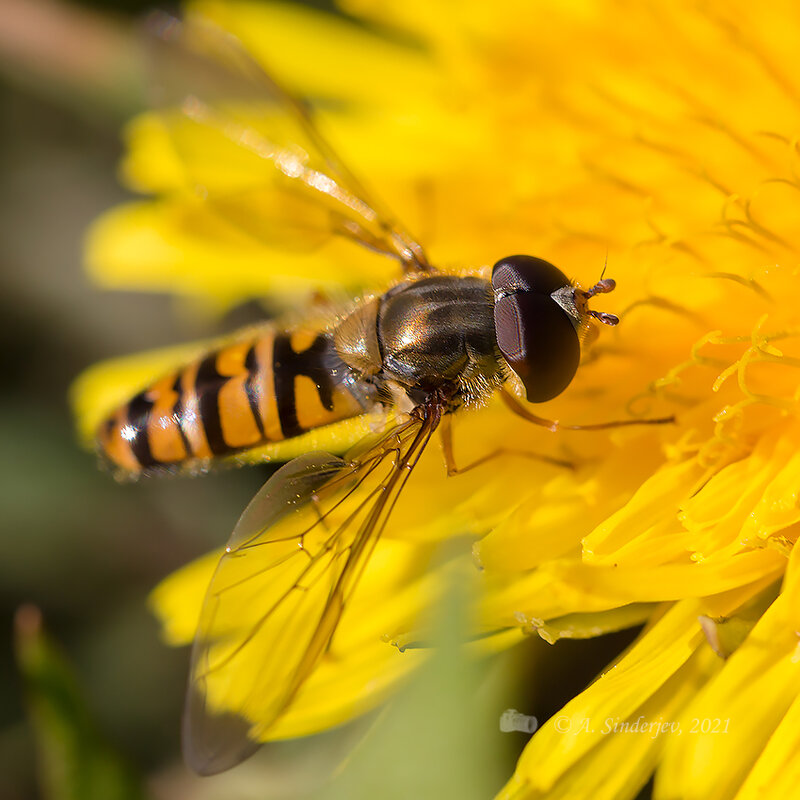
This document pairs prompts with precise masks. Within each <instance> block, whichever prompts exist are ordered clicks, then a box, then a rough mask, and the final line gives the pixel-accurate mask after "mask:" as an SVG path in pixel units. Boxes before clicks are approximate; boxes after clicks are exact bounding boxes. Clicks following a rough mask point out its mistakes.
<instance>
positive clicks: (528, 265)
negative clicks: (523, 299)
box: [492, 256, 570, 295]
mask: <svg viewBox="0 0 800 800" xmlns="http://www.w3.org/2000/svg"><path fill="white" fill-rule="evenodd" d="M569 285H570V282H569V278H567V276H566V275H565V274H564V273H563V272H562V271H561V270H560V269H559V268H558V267H555V266H553V265H552V264H551V263H550V262H549V261H545V260H544V259H543V258H536V257H535V256H508V257H507V258H503V259H501V260H500V261H498V262H497V263H496V264H495V265H494V268H493V269H492V288H493V289H494V290H495V292H497V293H498V294H501V295H505V294H514V293H515V292H536V294H544V295H551V294H552V293H553V292H555V291H556V290H557V289H563V288H564V287H565V286H569Z"/></svg>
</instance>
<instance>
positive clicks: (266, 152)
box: [149, 14, 431, 271]
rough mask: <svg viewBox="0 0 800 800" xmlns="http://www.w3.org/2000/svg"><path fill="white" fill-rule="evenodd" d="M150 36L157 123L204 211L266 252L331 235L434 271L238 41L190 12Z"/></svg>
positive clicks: (160, 23) (161, 20) (159, 22)
mask: <svg viewBox="0 0 800 800" xmlns="http://www.w3.org/2000/svg"><path fill="white" fill-rule="evenodd" d="M149 29H150V31H151V33H153V34H154V35H153V36H151V37H150V49H151V52H152V58H151V60H152V63H153V66H154V71H155V78H154V80H155V83H156V85H157V86H158V87H159V95H160V97H159V98H158V102H159V105H160V106H161V107H162V108H164V109H165V110H164V111H163V113H162V119H163V122H164V124H165V126H166V128H167V130H168V132H169V136H170V140H171V143H172V146H173V149H174V151H175V153H176V154H177V155H178V157H179V159H180V160H181V162H182V164H183V167H184V170H185V172H186V177H187V178H188V179H189V181H190V182H194V184H195V187H196V189H197V192H198V194H200V195H202V196H203V197H204V205H205V207H206V210H208V209H212V210H213V211H214V212H215V213H216V214H217V215H218V216H219V217H220V218H221V219H224V220H226V221H227V222H228V223H229V224H232V225H234V226H236V227H238V228H239V229H240V230H242V231H243V232H244V233H246V234H247V235H248V236H250V237H253V236H255V237H258V238H262V239H264V240H266V241H268V242H269V243H270V244H272V245H275V244H276V243H277V244H279V245H283V246H286V247H302V248H309V247H313V246H317V245H319V244H321V243H322V242H324V241H325V240H326V239H327V238H329V237H330V236H331V235H334V234H338V235H343V236H347V237H350V238H352V239H355V240H356V241H357V242H359V243H361V244H363V245H365V246H367V247H369V248H371V249H374V250H377V251H379V252H382V253H384V254H387V255H391V256H394V257H396V258H398V259H399V260H400V261H401V262H402V264H403V266H404V268H405V269H406V270H409V271H414V270H425V271H427V270H430V269H431V267H430V265H429V263H428V260H427V258H426V256H425V253H424V251H423V249H422V247H421V246H420V245H419V244H418V243H417V242H416V241H415V240H414V239H413V238H412V237H411V236H410V234H409V233H408V232H407V231H406V230H405V229H403V228H402V227H401V226H400V225H399V223H398V222H397V221H395V220H394V219H393V218H392V217H391V216H390V215H389V214H388V213H387V212H386V211H385V210H383V209H381V208H380V207H379V206H378V204H377V203H376V201H375V200H374V199H371V198H369V196H368V194H367V192H366V190H365V189H364V187H363V186H362V185H361V184H360V183H359V181H358V180H357V179H356V178H355V176H354V175H353V174H352V173H351V172H350V170H349V169H348V168H347V167H346V166H345V165H344V164H343V163H342V161H341V159H340V158H339V157H338V156H337V155H336V153H335V152H334V151H333V149H332V148H331V147H330V145H328V143H327V142H326V141H325V139H324V138H323V137H322V136H321V135H320V134H319V132H318V131H317V129H316V127H315V125H314V122H313V120H312V117H311V113H310V110H309V108H308V107H307V106H306V105H305V104H304V103H303V102H302V101H300V100H298V99H297V98H295V97H293V96H292V95H291V94H289V93H288V92H287V91H285V90H284V89H283V88H282V87H280V86H279V85H278V83H276V82H275V80H274V79H273V78H272V77H270V76H269V75H268V74H267V73H266V72H265V71H264V70H263V69H262V67H261V66H260V65H259V64H258V63H257V62H256V61H255V60H254V59H253V58H252V57H251V56H250V55H249V54H248V53H247V51H246V50H245V49H244V48H243V47H242V45H241V44H240V42H239V41H238V39H236V37H234V36H233V35H232V34H230V33H228V32H227V31H224V30H222V29H221V28H219V27H217V26H215V25H214V24H213V23H211V22H210V21H208V20H207V19H205V18H202V17H199V16H197V15H192V14H188V15H187V17H186V18H185V19H184V20H183V21H179V20H177V19H175V18H173V17H170V16H168V15H165V14H159V15H156V16H154V17H153V19H152V21H151V24H150V26H149ZM214 158H225V159H227V161H228V164H227V165H224V164H215V163H213V159H214ZM231 164H235V165H236V167H238V170H237V169H235V168H234V169H231V168H230V165H231ZM226 167H227V169H226ZM226 172H227V175H226V174H225V173H226ZM232 175H236V176H238V177H237V178H233V179H232V177H231V176H232ZM209 178H214V179H216V180H209ZM226 183H227V184H228V185H227V187H226V186H225V184H226ZM215 184H216V187H217V188H216V189H215V190H212V186H214V185H215ZM231 184H233V185H231Z"/></svg>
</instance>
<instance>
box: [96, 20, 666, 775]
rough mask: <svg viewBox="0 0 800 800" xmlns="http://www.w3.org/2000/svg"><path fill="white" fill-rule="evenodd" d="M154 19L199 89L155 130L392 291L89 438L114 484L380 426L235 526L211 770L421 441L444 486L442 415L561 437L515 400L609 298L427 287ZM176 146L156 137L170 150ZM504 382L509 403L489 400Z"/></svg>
mask: <svg viewBox="0 0 800 800" xmlns="http://www.w3.org/2000/svg"><path fill="white" fill-rule="evenodd" d="M159 19H160V21H159V23H158V25H159V28H160V30H159V34H160V39H159V41H160V44H157V48H158V53H157V57H158V58H159V59H163V60H165V61H167V62H170V61H176V60H177V61H178V62H179V63H180V65H181V68H182V70H183V72H184V73H187V72H188V73H191V74H192V76H194V77H196V76H197V75H201V76H202V77H203V79H204V82H205V85H206V87H207V86H212V87H213V88H211V89H207V88H206V89H204V92H205V94H204V93H203V92H200V91H198V92H196V93H193V94H191V95H188V96H186V97H185V98H184V99H183V102H182V103H181V104H180V105H179V106H178V107H177V108H174V109H172V110H170V111H169V114H170V115H171V119H172V120H176V119H177V120H178V124H179V125H185V124H190V125H196V126H201V127H202V128H203V129H204V130H207V131H211V132H213V133H214V134H215V135H219V136H222V137H224V139H225V141H226V142H228V143H229V144H230V145H231V146H235V147H237V148H241V149H242V151H244V152H246V153H247V154H248V157H250V156H253V155H255V156H256V157H257V158H258V159H259V160H260V162H261V163H263V165H264V167H265V169H268V171H269V172H270V175H271V185H270V191H273V192H274V193H276V196H279V197H282V198H283V197H285V198H286V202H287V203H293V204H296V203H297V202H298V201H300V202H303V203H306V204H307V207H308V208H309V212H310V213H313V214H315V215H316V217H317V218H319V219H321V220H322V221H323V222H322V224H321V227H320V230H322V231H323V235H328V236H331V235H339V236H344V237H347V238H349V239H351V240H353V241H354V242H355V243H358V244H360V245H363V246H365V247H367V248H369V249H370V250H373V251H375V252H377V253H380V254H382V255H385V256H388V257H391V258H393V259H395V260H396V261H397V262H398V263H399V264H400V266H401V269H402V275H401V277H400V279H399V280H398V281H397V282H396V283H395V285H393V286H392V287H391V288H389V289H388V290H387V291H385V292H384V293H383V294H379V295H375V296H365V297H363V298H362V299H361V300H360V301H357V302H356V303H355V304H354V305H353V306H352V308H350V309H349V310H348V311H346V312H345V313H342V314H340V315H339V316H338V317H337V318H336V319H335V320H334V321H333V322H331V323H330V324H327V325H323V326H317V327H316V328H314V327H313V326H311V327H310V328H309V327H308V326H302V325H300V326H296V327H295V328H290V329H282V328H280V327H278V326H276V325H273V324H266V325H264V326H262V327H261V328H259V329H256V330H254V331H248V332H245V333H243V334H242V335H241V336H239V337H236V338H235V339H234V340H233V341H231V342H228V343H225V344H223V345H221V346H220V347H218V348H217V349H212V350H211V351H210V352H207V353H205V354H204V355H203V356H201V357H200V358H198V359H196V360H194V361H192V362H191V363H188V364H184V365H182V366H179V367H177V368H176V369H174V370H172V371H171V372H169V373H168V374H166V375H163V376H162V377H161V378H160V379H159V380H157V381H155V382H154V383H152V384H151V385H150V386H147V387H146V388H144V389H143V390H142V391H140V392H139V393H138V394H136V395H135V396H134V397H132V398H131V399H130V400H128V402H126V403H125V404H124V405H122V406H121V407H119V408H117V409H116V410H114V411H113V412H111V413H110V414H109V415H108V416H107V417H106V418H105V420H104V421H103V422H102V424H101V425H100V427H99V429H98V432H97V444H98V448H99V451H100V452H101V454H102V455H103V456H104V458H105V460H106V461H108V462H110V463H111V465H112V466H113V468H114V469H115V470H116V471H117V473H118V474H119V473H121V474H124V475H131V476H137V475H140V474H143V473H149V472H154V471H158V470H168V469H177V468H179V467H187V468H190V469H194V470H202V469H204V468H206V467H207V466H209V465H211V464H212V463H215V462H218V461H221V460H225V459H229V458H230V457H231V456H233V455H235V454H237V453H238V454H241V453H245V452H247V451H249V450H252V449H254V448H257V447H259V446H261V445H264V444H265V443H272V442H279V441H283V440H287V439H291V438H293V437H297V436H299V435H301V434H303V433H305V432H307V431H310V430H313V429H316V428H319V427H321V426H325V425H330V424H332V423H335V422H337V421H341V420H344V419H348V418H353V417H356V416H359V415H362V414H366V413H368V412H370V411H372V410H373V409H375V408H386V409H390V410H391V411H392V412H393V415H392V416H389V417H387V421H386V422H385V424H384V426H383V429H382V430H381V431H379V432H377V433H374V434H372V435H370V436H368V437H367V438H366V439H365V440H364V441H362V443H361V444H360V445H358V446H357V447H356V448H355V449H354V450H352V451H351V452H350V453H348V454H347V456H346V457H345V458H341V457H338V456H334V455H331V454H329V453H323V452H314V453H308V454H306V455H303V456H300V457H299V458H296V459H294V460H293V461H291V462H289V463H288V464H286V465H284V466H283V467H282V468H280V469H279V470H278V471H277V472H275V473H274V474H273V475H272V477H270V479H269V480H268V481H267V482H266V484H265V485H264V486H263V487H262V489H261V490H260V491H259V492H258V493H257V495H256V496H255V497H254V499H253V500H252V502H251V503H250V504H249V505H248V507H247V509H246V510H245V511H244V513H243V514H242V516H241V518H240V519H239V521H238V523H237V525H236V527H235V529H234V531H233V534H232V536H231V538H230V540H229V542H228V545H227V547H226V549H225V552H224V554H223V555H222V557H221V559H220V561H219V564H218V566H217V569H216V572H215V574H214V577H213V579H212V581H211V584H210V586H209V587H208V590H207V595H206V599H205V603H204V606H203V609H202V613H201V617H200V621H199V625H198V629H197V633H196V638H195V642H194V647H193V653H192V662H191V672H190V679H189V689H188V694H187V701H186V709H185V714H184V727H183V745H184V755H185V757H186V760H187V761H188V763H189V765H190V766H191V767H193V768H194V769H195V770H196V771H197V772H200V773H203V774H212V773H215V772H220V771H222V770H225V769H228V768H229V767H231V766H234V765H235V764H237V763H239V762H240V761H242V760H243V759H244V758H246V757H247V756H249V755H250V754H251V753H252V752H253V751H254V750H255V749H256V748H257V747H258V746H259V742H260V739H262V738H263V734H264V732H265V731H266V730H268V729H269V727H270V725H272V724H273V723H274V722H275V721H276V720H277V719H278V718H280V717H281V715H282V714H283V713H284V712H285V711H286V709H287V707H288V706H289V704H290V703H291V701H292V699H293V698H294V696H295V695H296V693H297V692H298V690H299V689H300V687H301V686H302V685H303V683H304V681H305V680H306V679H307V678H308V676H309V675H310V674H311V672H312V671H313V670H314V669H315V667H316V666H317V665H318V663H319V662H320V659H321V658H322V657H323V655H324V654H325V653H326V652H327V651H328V649H329V647H330V644H331V641H332V639H333V636H334V634H335V632H336V628H337V624H338V622H339V620H340V618H341V615H342V613H343V610H344V609H345V607H346V605H347V603H348V599H349V598H350V596H351V595H352V592H353V591H354V589H355V587H356V584H357V583H358V580H359V578H360V576H361V574H362V572H363V570H364V567H365V565H366V563H367V561H368V559H369V558H370V555H371V553H372V551H373V549H374V548H375V545H376V542H377V540H378V538H379V537H380V535H381V532H382V531H383V529H384V527H385V526H386V523H387V520H388V518H389V516H390V514H391V513H392V510H393V508H394V506H395V504H396V503H397V500H398V497H399V495H400V493H401V492H402V490H403V487H404V486H405V484H406V482H407V480H408V478H409V475H410V474H411V471H412V470H413V469H414V466H415V465H416V464H417V462H418V460H419V458H420V455H421V454H422V452H423V451H424V449H425V447H426V446H427V445H428V443H429V442H430V440H431V437H432V436H433V434H434V432H435V431H437V429H438V430H439V431H440V433H441V435H442V442H443V446H444V453H445V460H446V461H447V467H448V472H449V473H452V472H456V471H457V469H456V467H455V464H454V461H453V457H452V439H451V431H450V425H449V420H450V416H449V415H451V414H452V413H453V412H455V411H457V410H459V409H460V408H462V407H465V406H476V405H480V404H482V403H484V402H485V401H486V400H487V399H488V398H489V397H490V396H491V395H492V394H493V393H495V392H500V393H501V394H502V396H503V399H504V400H505V401H506V404H507V405H508V406H509V408H510V409H511V410H512V411H513V412H515V413H517V414H519V415H521V416H523V417H524V418H525V419H527V420H529V421H531V422H534V423H536V424H539V425H543V426H545V427H548V428H550V429H551V430H555V429H556V428H557V427H564V426H558V424H557V423H554V422H551V421H549V420H545V419H542V418H540V417H538V416H536V415H535V414H533V413H531V412H530V411H529V410H528V409H527V408H526V406H525V405H524V404H523V403H522V402H521V401H520V400H518V399H517V397H516V394H518V393H524V394H525V396H526V397H527V400H528V401H530V402H542V401H545V400H549V399H551V398H553V397H555V396H556V395H558V394H560V393H561V392H562V391H563V390H564V389H565V388H566V387H567V386H568V384H569V383H570V381H571V380H572V378H573V376H574V375H575V373H576V371H577V368H578V364H579V360H580V355H581V341H582V339H583V337H584V335H585V334H586V332H587V331H588V330H589V329H590V328H591V327H592V326H591V322H592V320H596V321H598V322H600V323H602V324H605V325H616V324H617V322H618V319H617V317H615V316H613V315H612V314H607V313H603V312H599V311H596V310H594V309H590V308H589V301H590V300H591V299H592V298H593V297H594V296H595V295H599V294H604V293H607V292H610V291H612V290H613V289H614V282H613V281H612V280H610V279H605V280H603V279H601V280H600V281H598V282H597V283H596V284H595V285H594V286H593V287H591V288H590V289H588V290H583V289H581V288H579V287H578V286H576V285H574V284H573V283H571V282H570V281H569V280H568V278H567V277H566V276H565V275H564V273H563V272H561V270H559V269H558V268H557V267H555V266H554V265H552V264H550V263H548V262H547V261H544V260H542V259H540V258H535V257H532V256H526V255H513V256H510V257H506V258H502V259H501V260H499V261H498V262H497V263H496V264H495V265H494V267H493V269H492V270H491V272H490V273H488V272H487V271H486V270H484V271H483V272H481V271H476V272H475V274H466V275H453V274H446V273H444V272H440V271H439V270H437V269H436V268H435V267H434V266H433V265H432V264H431V263H430V261H429V260H428V258H427V256H426V254H425V250H424V249H423V247H422V246H421V245H420V244H419V243H417V242H416V240H415V239H414V238H413V237H412V236H411V235H410V234H409V233H408V232H407V231H406V230H405V229H404V228H403V227H402V226H401V225H400V224H399V223H397V222H396V221H395V220H394V219H393V218H392V217H390V216H389V215H388V214H387V213H386V212H385V211H383V210H381V209H380V207H379V206H378V205H377V204H376V202H375V201H374V200H373V199H371V198H370V197H369V196H368V194H367V192H366V191H365V190H364V188H363V187H362V186H361V185H360V184H359V182H358V181H357V180H356V179H355V177H354V176H353V175H352V174H351V173H350V171H349V170H348V169H347V168H346V167H345V166H344V165H343V164H342V162H341V160H340V159H339V158H338V156H337V155H336V154H335V152H334V151H333V150H332V148H331V147H330V146H329V145H328V144H327V143H326V141H325V140H324V139H323V138H322V137H321V136H320V134H319V133H318V131H317V129H316V128H315V126H314V123H313V120H312V117H311V114H310V112H309V110H308V108H307V107H306V106H305V105H304V104H303V103H302V102H301V101H299V100H297V99H295V98H294V97H292V96H291V95H290V94H288V93H287V92H286V91H285V90H283V89H282V88H281V87H280V86H279V85H278V83H276V81H275V80H273V79H272V78H271V77H270V76H269V75H268V74H266V73H265V72H264V71H263V69H262V68H261V66H260V65H258V64H257V63H256V62H255V60H254V59H253V58H251V57H250V56H249V55H248V54H247V53H246V52H245V50H244V49H243V48H242V47H241V46H239V44H238V42H237V40H236V39H234V38H233V37H232V36H231V35H229V34H227V33H225V32H223V31H221V30H219V29H217V28H215V27H213V26H211V25H210V24H209V23H206V22H201V21H199V20H192V19H191V18H189V19H187V20H186V21H184V22H178V21H176V20H174V19H172V18H167V17H160V18H159ZM167 67H169V64H167ZM169 71H170V70H169V69H167V72H169ZM233 87H237V88H236V91H237V93H238V96H239V98H240V99H241V100H242V101H243V102H244V101H246V102H247V103H249V104H253V103H256V104H258V103H260V104H262V105H263V106H264V107H265V108H266V109H267V110H268V113H266V114H265V116H264V119H263V120H262V121H261V123H260V124H259V125H257V126H256V125H251V124H250V123H248V122H247V121H246V119H245V121H243V118H242V117H241V116H240V115H239V114H237V110H236V103H235V102H231V101H230V91H231V90H232V88H233ZM241 87H244V91H243V93H242V89H241ZM180 146H181V143H180V141H179V137H176V142H175V148H176V151H177V152H180ZM236 199H237V198H233V199H231V198H228V199H227V200H230V202H226V198H223V199H222V200H221V201H220V200H217V201H216V205H213V207H212V210H213V212H214V213H216V214H219V215H222V216H224V217H225V219H226V222H227V223H228V224H231V225H236V224H237V221H238V220H237V215H236V209H237V208H238V206H237V204H236V202H235V200H236ZM213 202H214V201H213V200H212V199H209V204H213ZM309 225H311V223H309ZM247 233H248V235H252V233H253V231H252V230H249V231H248V232H247ZM510 384H513V385H515V386H516V388H517V389H518V390H519V391H518V392H516V393H515V392H514V391H509V389H508V388H507V387H508V386H509V385H510ZM648 421H649V422H660V421H664V420H648ZM639 422H641V421H640V420H630V421H626V422H618V423H606V424H601V425H594V426H584V427H586V428H595V429H597V428H603V427H610V426H612V425H620V424H637V423H639ZM570 427H572V428H580V427H581V426H570ZM243 604H248V605H253V606H254V607H256V608H258V609H259V616H258V623H257V624H256V625H255V626H250V627H249V628H247V629H245V630H243V629H242V626H241V625H238V626H237V624H236V618H237V608H241V607H242V605H243ZM268 641H269V642H273V643H274V642H280V648H279V651H277V650H276V648H275V647H274V646H273V648H272V649H271V650H268V649H267V648H266V647H265V645H264V643H265V642H268ZM248 651H249V652H250V653H253V652H255V653H257V654H258V657H259V658H260V659H261V661H259V663H260V664H261V668H260V670H259V671H258V673H257V674H252V673H251V672H249V673H248V674H247V677H246V678H244V679H243V678H242V677H241V676H239V675H238V674H237V663H238V660H239V659H241V657H242V655H243V654H244V653H245V652H248ZM242 680H244V681H245V682H246V685H242V683H241V681H242ZM248 682H249V683H248ZM232 686H235V698H234V695H233V694H232V691H233V690H232V688H231V687H232ZM254 696H258V698H259V708H260V709H262V711H261V712H260V715H259V719H258V720H257V721H255V720H253V719H247V718H246V710H247V706H248V698H252V697H254ZM237 711H239V712H241V713H240V715H237V713H236V712H237ZM239 716H241V717H242V718H243V719H239Z"/></svg>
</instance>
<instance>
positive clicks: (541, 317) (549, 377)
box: [492, 256, 581, 403]
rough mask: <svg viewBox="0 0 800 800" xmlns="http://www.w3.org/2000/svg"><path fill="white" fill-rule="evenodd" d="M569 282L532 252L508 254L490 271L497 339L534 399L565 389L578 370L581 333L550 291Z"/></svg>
mask: <svg viewBox="0 0 800 800" xmlns="http://www.w3.org/2000/svg"><path fill="white" fill-rule="evenodd" d="M569 285H570V284H569V280H568V279H567V277H566V276H565V275H564V273H563V272H561V270H559V269H557V268H556V267H554V266H553V265H552V264H550V263H549V262H547V261H543V260H542V259H540V258H533V257H532V256H512V257H511V258H505V259H503V260H502V261H499V262H498V263H497V264H496V265H495V267H494V271H493V273H492V286H493V287H494V289H495V292H496V293H497V297H496V299H495V304H494V324H495V333H496V335H497V344H498V347H499V348H500V352H501V353H502V354H503V356H504V358H505V359H506V361H507V362H508V365H509V366H510V367H511V369H513V370H514V372H516V374H517V375H518V376H519V378H520V380H521V381H522V383H523V385H524V386H525V392H526V394H527V397H528V401H529V402H531V403H543V402H544V401H545V400H552V398H554V397H556V396H557V395H559V394H561V392H563V391H564V389H566V388H567V386H569V383H570V381H571V380H572V378H573V377H574V376H575V373H576V372H577V370H578V363H579V362H580V357H581V347H580V340H579V338H578V333H577V331H576V330H575V326H574V324H573V322H572V320H571V319H570V317H569V316H568V314H567V312H566V311H565V310H564V309H563V308H562V307H561V306H560V305H559V304H558V303H557V302H556V301H555V300H554V299H553V298H552V297H551V296H550V295H551V294H552V292H555V291H556V290H558V289H563V288H564V287H565V286H569Z"/></svg>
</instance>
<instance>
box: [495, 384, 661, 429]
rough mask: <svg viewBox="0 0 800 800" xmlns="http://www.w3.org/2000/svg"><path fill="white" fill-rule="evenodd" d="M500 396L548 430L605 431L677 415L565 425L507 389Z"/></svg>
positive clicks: (658, 422)
mask: <svg viewBox="0 0 800 800" xmlns="http://www.w3.org/2000/svg"><path fill="white" fill-rule="evenodd" d="M500 396H501V397H502V398H503V402H504V403H505V404H506V405H507V406H508V407H509V408H510V409H511V411H513V412H514V413H515V414H516V415H517V416H519V417H522V418H523V419H525V420H527V421H528V422H532V423H534V425H541V426H542V427H543V428H547V430H549V431H552V432H555V431H604V430H608V429H609V428H623V427H626V426H628V425H668V424H669V423H672V422H675V416H674V415H670V416H668V417H655V418H653V419H619V420H612V421H610V422H596V423H593V424H591V425H564V424H562V423H561V422H559V421H558V420H557V419H546V418H545V417H539V416H537V415H536V414H534V413H532V412H531V411H528V409H527V408H525V406H524V405H522V403H520V401H519V400H518V399H517V398H516V397H515V396H514V395H513V394H512V393H511V392H509V391H508V390H507V389H505V388H501V389H500Z"/></svg>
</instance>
